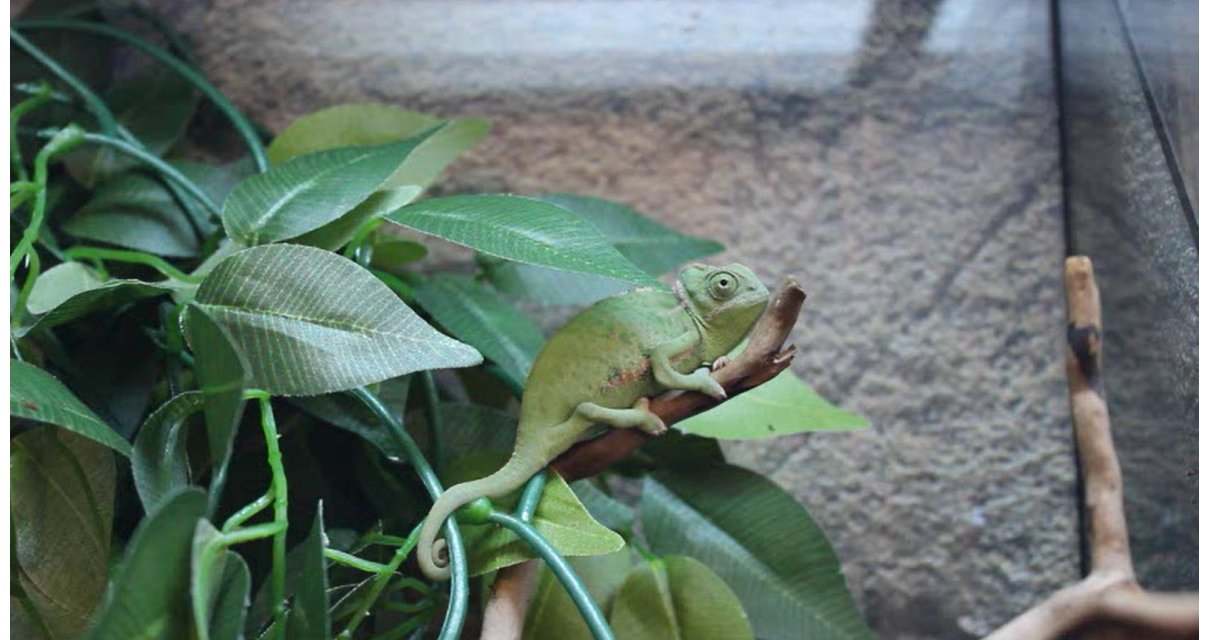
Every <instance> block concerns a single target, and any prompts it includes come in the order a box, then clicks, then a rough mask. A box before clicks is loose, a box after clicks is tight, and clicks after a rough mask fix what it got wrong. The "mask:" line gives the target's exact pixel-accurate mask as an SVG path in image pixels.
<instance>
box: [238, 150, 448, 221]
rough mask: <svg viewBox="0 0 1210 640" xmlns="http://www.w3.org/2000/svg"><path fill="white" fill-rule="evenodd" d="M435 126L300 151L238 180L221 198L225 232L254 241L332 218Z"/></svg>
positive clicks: (379, 182) (377, 184) (366, 193)
mask: <svg viewBox="0 0 1210 640" xmlns="http://www.w3.org/2000/svg"><path fill="white" fill-rule="evenodd" d="M432 133H433V130H429V131H425V132H422V133H420V134H418V135H416V136H414V137H412V138H409V139H407V140H404V141H403V142H395V143H391V144H384V145H380V146H375V147H348V148H343V149H332V150H329V151H320V152H316V153H312V154H309V155H305V156H300V157H298V158H295V159H293V160H290V161H289V162H286V163H284V164H282V165H280V166H276V167H273V168H272V169H270V170H269V171H268V172H266V173H262V174H259V175H255V176H252V177H251V178H248V179H246V180H244V181H243V182H241V183H240V184H239V185H238V186H236V187H235V190H234V191H232V192H231V195H230V196H228V197H227V201H226V202H225V203H224V204H223V226H224V227H225V228H226V229H227V235H229V236H230V237H231V238H233V239H235V240H238V241H239V242H242V243H244V244H245V245H255V244H260V243H266V242H276V241H279V240H287V239H289V238H294V237H296V236H300V235H302V234H304V233H306V232H308V231H311V230H313V229H318V228H319V227H321V226H323V225H325V224H327V223H329V222H332V221H333V220H336V219H337V218H339V217H341V216H342V215H344V214H345V213H346V212H348V211H349V210H351V209H353V208H354V207H356V206H357V205H358V204H360V203H361V202H362V201H364V200H365V199H366V198H368V197H370V195H371V194H372V193H374V192H375V191H377V190H378V189H380V188H382V187H383V186H384V183H385V182H386V180H387V178H389V177H390V176H391V174H392V173H393V172H394V171H395V169H396V168H397V167H399V164H400V163H401V162H403V160H404V158H406V157H407V156H408V154H410V153H411V152H412V151H413V150H414V149H415V148H416V146H417V145H418V144H420V143H421V142H423V141H424V139H425V138H427V137H428V136H429V135H432Z"/></svg>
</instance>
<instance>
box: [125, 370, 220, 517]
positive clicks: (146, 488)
mask: <svg viewBox="0 0 1210 640" xmlns="http://www.w3.org/2000/svg"><path fill="white" fill-rule="evenodd" d="M203 403H204V396H203V394H202V393H201V392H198V391H186V392H185V393H181V394H178V395H176V396H174V397H173V398H172V399H170V400H168V401H167V402H165V403H164V404H162V405H160V408H159V409H156V410H155V411H154V412H153V413H152V414H151V415H150V416H148V417H147V420H146V421H145V422H143V426H142V427H141V428H139V434H138V436H137V437H135V439H134V453H133V454H132V455H131V458H130V470H131V473H132V475H133V476H134V488H135V491H137V492H138V494H139V500H140V501H141V502H142V503H143V511H145V512H147V513H151V512H152V511H154V510H155V507H156V505H158V504H159V503H160V501H161V500H162V499H163V498H164V496H166V495H168V494H170V493H174V492H175V491H177V490H178V489H181V488H184V487H186V486H188V484H189V458H188V455H187V453H186V451H185V443H186V441H185V438H184V436H185V426H186V420H188V418H189V416H191V415H193V414H194V413H195V412H197V411H199V410H200V409H201V408H202V405H203Z"/></svg>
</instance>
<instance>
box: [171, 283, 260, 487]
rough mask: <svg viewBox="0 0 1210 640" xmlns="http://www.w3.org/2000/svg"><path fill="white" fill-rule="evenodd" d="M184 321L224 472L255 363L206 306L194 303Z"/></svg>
mask: <svg viewBox="0 0 1210 640" xmlns="http://www.w3.org/2000/svg"><path fill="white" fill-rule="evenodd" d="M182 321H183V322H184V324H185V327H184V334H185V337H186V340H187V341H188V342H189V345H190V346H191V348H192V349H193V353H194V364H195V366H194V375H196V376H197V381H198V386H200V387H201V391H202V397H203V403H204V407H205V414H206V440H207V442H208V443H209V444H210V465H211V468H212V469H214V470H215V473H220V470H221V469H223V468H224V467H225V466H226V464H227V460H228V458H229V457H230V455H231V444H232V442H234V441H235V432H236V429H238V428H239V423H240V419H241V418H243V415H244V389H246V388H248V386H249V374H248V372H249V371H250V370H251V366H250V365H249V364H248V361H247V358H245V357H244V354H243V352H241V351H240V349H239V348H238V347H236V346H235V341H234V340H233V338H232V336H231V334H230V333H229V331H228V329H227V328H225V327H223V326H222V325H220V324H218V323H217V322H215V320H214V318H213V317H211V315H210V314H209V313H208V312H206V311H205V310H203V309H200V308H198V307H197V306H196V305H190V306H189V307H187V308H186V309H185V313H184V314H182ZM211 499H212V500H215V499H216V498H215V497H213V496H212V497H211Z"/></svg>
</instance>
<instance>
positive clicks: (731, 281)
mask: <svg viewBox="0 0 1210 640" xmlns="http://www.w3.org/2000/svg"><path fill="white" fill-rule="evenodd" d="M738 284H739V283H738V282H737V280H736V278H735V275H734V274H731V273H728V272H726V271H720V272H718V273H716V274H714V275H712V276H710V295H711V296H713V297H714V298H716V299H718V300H725V299H727V298H730V297H731V296H732V295H734V294H735V290H736V288H737V287H738Z"/></svg>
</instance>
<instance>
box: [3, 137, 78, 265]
mask: <svg viewBox="0 0 1210 640" xmlns="http://www.w3.org/2000/svg"><path fill="white" fill-rule="evenodd" d="M83 135H84V132H83V131H81V130H80V128H79V127H77V126H75V125H68V126H66V127H63V128H62V129H60V130H59V131H58V132H57V133H55V135H54V137H52V138H51V139H50V142H47V143H46V146H44V147H42V149H41V150H40V151H38V155H37V156H36V157H35V158H34V184H35V185H37V189H38V191H37V193H35V194H34V209H33V212H32V213H31V214H30V219H29V226H27V227H25V231H24V232H23V233H22V234H21V240H20V242H18V243H17V247H16V248H15V249H13V252H12V254H11V255H9V258H8V277H9V279H10V280H11V279H12V278H13V276H15V275H16V274H17V267H18V266H20V264H21V259H22V258H23V257H25V254H26V252H28V251H30V250H32V247H33V244H34V241H35V240H37V239H38V232H39V231H40V230H41V228H42V218H43V217H44V216H45V215H46V180H47V176H48V173H49V171H50V168H49V165H50V159H51V158H52V157H54V156H56V155H58V154H60V153H63V152H65V151H68V150H70V149H72V148H73V147H75V146H76V145H78V144H80V143H81V142H82V141H83V139H84V138H83Z"/></svg>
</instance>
